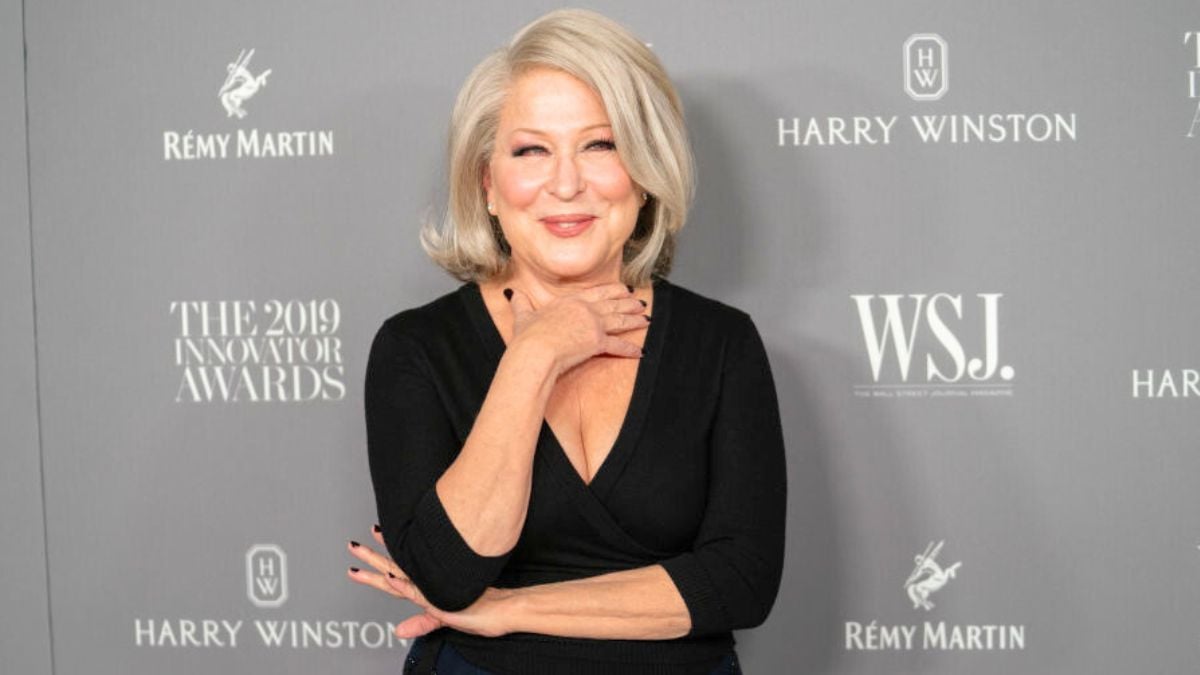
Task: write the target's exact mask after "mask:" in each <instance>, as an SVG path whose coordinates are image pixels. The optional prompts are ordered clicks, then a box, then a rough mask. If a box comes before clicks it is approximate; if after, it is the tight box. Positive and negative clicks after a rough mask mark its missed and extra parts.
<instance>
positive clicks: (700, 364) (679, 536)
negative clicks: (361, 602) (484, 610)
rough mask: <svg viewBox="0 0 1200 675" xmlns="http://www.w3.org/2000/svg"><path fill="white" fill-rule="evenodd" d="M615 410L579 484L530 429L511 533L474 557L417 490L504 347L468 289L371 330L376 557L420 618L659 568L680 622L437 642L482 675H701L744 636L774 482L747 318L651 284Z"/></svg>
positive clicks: (549, 439)
mask: <svg viewBox="0 0 1200 675" xmlns="http://www.w3.org/2000/svg"><path fill="white" fill-rule="evenodd" d="M652 309H653V313H654V321H653V323H651V324H650V326H649V328H648V329H647V333H646V340H645V344H644V349H645V356H643V357H642V359H641V361H640V363H639V365H638V371H637V376H636V379H635V380H634V387H633V396H632V399H631V400H630V404H629V410H628V412H627V413H626V417H625V420H624V423H623V425H622V427H621V429H620V432H619V434H618V436H617V440H616V443H615V444H614V446H613V448H612V450H611V451H610V453H609V455H608V457H607V458H606V459H605V460H604V463H603V464H601V466H600V468H599V470H598V471H597V472H596V474H595V477H594V479H593V480H592V482H591V483H590V484H588V483H585V482H584V481H583V478H581V477H580V475H579V474H578V473H577V472H576V471H575V468H574V467H573V466H572V465H571V462H570V461H569V460H568V459H567V456H566V455H565V454H564V452H563V450H562V447H561V446H560V445H559V443H558V441H557V439H556V438H555V436H554V433H553V431H551V429H550V426H549V425H548V424H546V423H545V422H543V423H542V429H541V433H540V435H539V438H538V441H537V449H536V452H535V455H534V464H533V479H532V480H533V488H532V494H531V496H530V501H529V507H528V511H527V513H526V517H525V524H524V528H523V529H522V532H521V536H520V539H519V541H518V542H517V544H516V546H515V547H514V548H513V550H512V551H510V552H508V553H507V554H504V555H499V556H481V555H478V554H476V553H475V552H474V551H473V550H472V549H471V548H470V546H469V545H468V544H467V543H466V541H465V540H464V539H463V538H462V536H461V535H460V534H459V532H458V531H457V530H456V529H455V528H454V525H453V524H452V523H451V522H450V518H449V516H447V514H446V511H445V509H444V508H443V506H442V503H441V500H440V499H439V498H438V496H437V492H436V490H435V489H434V484H435V483H436V481H437V479H438V478H439V477H441V475H442V473H443V472H444V471H445V470H446V468H447V467H448V466H449V465H450V463H451V462H452V461H453V460H454V458H455V456H456V455H457V454H458V452H459V449H460V448H461V447H462V445H463V443H464V442H465V441H466V438H467V434H468V433H469V432H470V430H471V426H472V424H473V422H474V419H475V416H476V415H477V414H478V412H479V409H480V408H481V407H482V405H483V400H484V397H485V396H486V394H487V391H488V387H489V386H490V384H491V380H492V377H493V376H494V375H495V372H496V368H497V366H498V365H499V362H500V357H501V356H502V354H503V353H504V349H505V345H504V341H503V339H502V338H501V337H500V333H499V331H498V330H497V328H496V325H495V323H494V322H493V321H492V319H491V315H490V314H489V313H488V311H487V307H486V306H485V305H484V302H483V297H482V296H481V295H480V292H479V287H478V286H477V285H476V284H474V283H467V284H463V285H462V286H461V287H460V288H459V289H458V290H457V291H454V292H452V293H448V294H446V295H444V296H442V297H440V298H438V299H436V300H434V301H433V302H431V303H429V304H427V305H425V306H423V307H418V308H415V309H410V310H407V311H404V312H400V313H399V314H396V315H395V316H393V317H391V318H390V319H388V320H387V321H386V322H384V324H383V326H382V327H381V328H380V329H379V332H378V333H377V334H376V336H375V340H374V343H373V344H372V346H371V355H370V359H369V362H368V365H367V376H366V392H365V394H366V396H365V401H366V418H367V447H368V453H369V456H370V465H371V480H372V482H373V483H374V487H375V499H376V505H377V507H378V510H379V523H380V526H381V527H382V529H383V537H384V541H385V542H386V543H387V548H388V552H389V553H390V554H391V556H392V558H393V559H394V560H395V561H396V563H397V564H399V565H400V567H401V568H402V569H403V570H404V571H405V572H407V573H408V575H409V576H410V577H411V578H412V580H413V582H415V583H416V585H417V587H418V588H420V589H421V591H422V592H423V593H424V594H425V597H426V598H428V600H429V601H430V602H432V603H433V604H434V605H436V606H437V607H441V608H442V609H446V610H451V611H454V610H459V609H463V608H465V607H467V606H469V605H470V604H471V603H473V602H474V601H475V600H476V599H477V598H478V597H479V596H480V595H481V594H482V593H483V591H484V589H485V588H486V587H488V586H495V587H501V588H516V587H522V586H530V585H534V584H541V583H548V582H554V581H562V580H567V579H578V578H583V577H589V576H593V575H597V574H603V573H606V572H613V571H617V570H625V569H632V568H637V567H644V566H648V565H653V564H656V563H658V564H661V565H662V566H663V567H664V568H665V569H666V571H667V573H668V574H669V575H670V577H671V579H672V580H673V581H674V582H675V585H676V587H677V588H678V590H679V593H680V595H681V596H682V597H683V600H684V602H685V603H686V605H687V608H688V612H689V614H690V615H691V620H692V630H691V632H690V633H689V634H688V635H686V636H684V637H681V638H678V639H673V640H599V639H574V638H561V637H554V636H547V635H540V634H532V633H512V634H509V635H505V636H503V637H499V638H484V637H479V636H476V635H470V634H467V633H462V632H459V631H455V630H451V629H448V628H443V629H439V631H437V632H438V633H439V634H441V635H443V636H444V638H445V639H446V640H447V641H448V642H450V643H452V644H453V645H454V646H455V647H456V648H458V649H459V651H461V652H462V653H463V654H464V655H465V656H466V657H467V659H469V660H470V661H472V662H474V663H475V664H476V665H478V666H480V667H482V668H485V669H488V670H491V671H494V672H496V673H522V674H525V673H568V672H569V673H572V674H576V673H593V672H594V673H612V672H621V673H663V674H667V673H707V672H708V671H709V670H710V669H711V668H713V667H714V666H715V665H716V664H717V662H719V661H720V659H721V658H722V656H723V655H724V654H727V653H728V652H729V651H730V649H731V648H732V646H733V644H734V641H733V635H732V633H731V630H732V629H735V628H749V627H752V626H757V625H759V624H760V623H762V622H763V621H764V620H765V619H766V617H767V613H768V612H769V611H770V609H771V606H772V604H773V603H774V601H775V595H776V592H777V591H778V588H779V579H780V575H781V573H782V568H783V550H784V547H783V537H784V514H785V510H786V492H787V484H786V471H785V465H784V448H783V434H782V431H781V429H780V423H779V405H778V403H777V401H776V398H775V385H774V382H773V381H772V378H771V371H770V366H769V364H768V362H767V354H766V351H765V349H764V348H763V344H762V340H761V338H760V337H759V335H758V331H757V329H756V328H755V326H754V323H753V322H752V321H751V320H750V317H749V315H747V314H746V313H745V312H742V311H740V310H737V309H734V308H732V307H729V306H728V305H724V304H722V303H720V302H717V301H715V300H710V299H708V298H705V297H703V296H700V295H697V294H696V293H693V292H691V291H688V290H686V289H684V288H682V287H679V286H675V285H673V284H671V283H670V282H668V281H666V280H665V279H657V278H656V279H655V280H654V304H653V306H652Z"/></svg>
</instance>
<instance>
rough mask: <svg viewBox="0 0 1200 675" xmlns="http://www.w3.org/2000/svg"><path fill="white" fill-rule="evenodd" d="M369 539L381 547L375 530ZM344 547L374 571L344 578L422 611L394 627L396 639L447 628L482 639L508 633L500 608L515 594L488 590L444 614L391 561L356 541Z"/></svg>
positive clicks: (380, 536)
mask: <svg viewBox="0 0 1200 675" xmlns="http://www.w3.org/2000/svg"><path fill="white" fill-rule="evenodd" d="M373 536H374V537H375V541H376V542H378V543H379V545H380V546H383V534H382V533H381V532H380V530H379V526H375V528H374V529H373ZM348 546H349V549H350V555H353V556H354V557H355V558H358V559H359V560H361V561H363V562H365V563H366V564H368V565H370V566H371V567H372V568H374V569H375V570H376V571H374V572H371V571H369V570H366V569H359V568H357V567H351V568H350V570H349V572H348V573H347V574H348V575H349V576H350V578H351V579H352V580H353V581H356V582H358V583H360V584H362V585H364V586H370V587H371V588H375V589H377V590H380V591H383V592H384V593H387V594H388V595H391V596H393V597H397V598H403V599H405V600H409V601H411V602H413V603H415V604H416V605H417V606H418V607H420V608H421V609H422V610H424V611H423V612H422V613H421V614H417V615H416V616H411V617H409V618H407V619H405V620H404V621H401V622H400V623H399V624H397V625H396V637H399V638H415V637H419V636H421V635H425V634H426V633H429V632H430V631H434V630H437V629H438V628H441V627H442V626H449V627H450V628H453V629H455V630H460V631H463V632H465V633H474V634H475V635H482V636H484V637H498V636H500V635H504V634H505V633H508V632H509V630H508V628H507V627H506V626H505V625H504V623H503V619H504V617H505V612H504V611H503V610H502V607H503V604H504V601H505V600H507V599H509V598H511V597H513V595H514V594H515V591H511V590H507V589H502V588H488V589H487V590H486V591H484V593H483V595H482V596H480V597H479V599H478V600H476V601H475V602H474V603H473V604H472V605H471V606H470V607H468V608H466V609H464V610H462V611H459V612H446V611H443V610H441V609H438V608H437V607H434V606H433V605H432V604H430V603H429V601H428V600H426V599H425V595H424V594H422V593H421V591H420V589H418V588H417V585H416V584H414V583H413V582H412V580H411V579H409V578H408V575H407V574H405V573H404V570H402V569H400V568H399V567H398V566H397V565H396V563H395V562H394V561H393V560H392V559H391V558H389V557H387V556H386V555H382V554H380V553H377V552H376V551H374V550H373V549H372V548H371V547H369V546H364V545H363V544H360V543H358V542H356V541H352V542H350V543H349V544H348Z"/></svg>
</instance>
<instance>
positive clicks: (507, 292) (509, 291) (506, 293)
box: [504, 288, 512, 300]
mask: <svg viewBox="0 0 1200 675" xmlns="http://www.w3.org/2000/svg"><path fill="white" fill-rule="evenodd" d="M504 299H505V300H512V289H511V288H506V289H504Z"/></svg>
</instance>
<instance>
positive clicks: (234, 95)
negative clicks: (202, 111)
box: [217, 49, 271, 120]
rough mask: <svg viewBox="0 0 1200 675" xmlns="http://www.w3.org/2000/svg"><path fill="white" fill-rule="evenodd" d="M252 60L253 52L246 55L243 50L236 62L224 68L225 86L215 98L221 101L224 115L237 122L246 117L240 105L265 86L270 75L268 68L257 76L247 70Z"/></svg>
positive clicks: (223, 85)
mask: <svg viewBox="0 0 1200 675" xmlns="http://www.w3.org/2000/svg"><path fill="white" fill-rule="evenodd" d="M252 58H254V50H253V49H251V50H250V53H249V54H247V53H246V50H245V49H243V50H242V52H241V53H240V54H238V57H237V60H236V61H234V62H233V63H231V64H229V65H228V66H226V69H227V70H228V71H229V76H228V77H226V78H225V84H222V85H221V90H220V91H218V92H217V96H218V97H219V98H220V99H221V105H223V106H225V114H226V115H227V116H229V117H237V118H238V119H239V120H240V119H242V118H243V117H245V116H246V109H245V108H243V107H242V103H244V102H245V101H246V100H247V99H249V98H251V97H253V96H254V95H255V94H257V93H258V90H259V89H261V88H262V87H264V86H266V84H267V76H268V75H270V74H271V69H270V68H268V69H266V70H265V71H263V72H262V73H260V74H259V75H257V76H256V75H254V74H252V73H251V72H250V71H249V70H247V68H248V67H249V65H250V59H252Z"/></svg>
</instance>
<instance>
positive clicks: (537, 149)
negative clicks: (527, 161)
mask: <svg viewBox="0 0 1200 675" xmlns="http://www.w3.org/2000/svg"><path fill="white" fill-rule="evenodd" d="M544 152H546V149H545V148H543V147H542V146H540V145H522V146H521V147H519V148H517V149H516V150H513V157H524V156H525V155H535V154H541V153H544Z"/></svg>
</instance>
